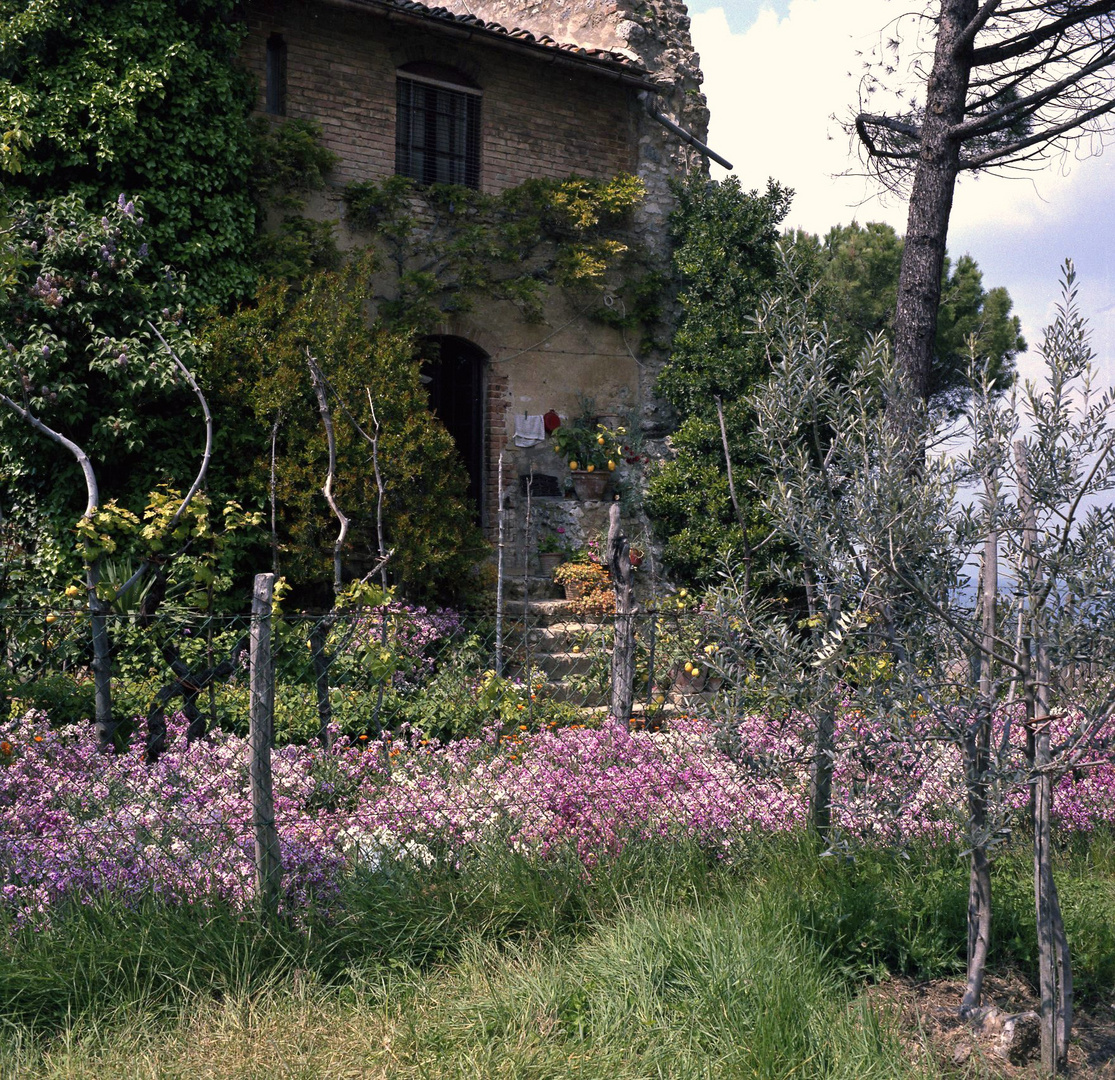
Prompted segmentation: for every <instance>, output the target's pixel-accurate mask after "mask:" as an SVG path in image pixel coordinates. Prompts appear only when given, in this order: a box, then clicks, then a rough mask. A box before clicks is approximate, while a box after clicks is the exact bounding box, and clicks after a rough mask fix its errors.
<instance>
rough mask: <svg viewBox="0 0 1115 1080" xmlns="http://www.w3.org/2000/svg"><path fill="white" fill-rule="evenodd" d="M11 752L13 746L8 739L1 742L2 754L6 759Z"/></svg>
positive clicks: (0, 751) (0, 750) (0, 749)
mask: <svg viewBox="0 0 1115 1080" xmlns="http://www.w3.org/2000/svg"><path fill="white" fill-rule="evenodd" d="M11 752H12V744H11V743H10V742H8V740H7V739H5V740H4V741H3V742H0V754H3V755H4V756H5V757H7V756H8V755H9V754H10V753H11Z"/></svg>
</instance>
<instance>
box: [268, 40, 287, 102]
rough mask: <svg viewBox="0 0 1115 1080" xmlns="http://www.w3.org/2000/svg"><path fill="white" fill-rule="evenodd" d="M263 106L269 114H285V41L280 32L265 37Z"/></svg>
mask: <svg viewBox="0 0 1115 1080" xmlns="http://www.w3.org/2000/svg"><path fill="white" fill-rule="evenodd" d="M264 108H265V109H266V111H267V112H268V113H269V114H270V115H271V116H286V42H285V41H284V40H283V35H282V34H272V35H271V36H270V37H269V38H268V39H267V81H266V86H265V90H264Z"/></svg>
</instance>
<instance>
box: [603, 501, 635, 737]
mask: <svg viewBox="0 0 1115 1080" xmlns="http://www.w3.org/2000/svg"><path fill="white" fill-rule="evenodd" d="M608 566H609V568H610V569H611V571H612V581H613V582H614V584H615V589H616V624H615V626H616V630H615V644H614V645H613V647H612V718H613V719H614V720H615V722H616V724H617V725H618V726H619V727H621V728H623V729H625V730H626V728H627V726H628V723H629V721H630V720H631V712H632V709H633V707H634V704H635V612H636V610H637V609H636V606H635V589H634V583H633V578H632V573H631V548H630V545H629V544H628V541H627V537H626V536H624V535H623V531H622V530H621V529H620V524H619V503H618V502H614V503H612V505H611V508H610V509H609V511H608Z"/></svg>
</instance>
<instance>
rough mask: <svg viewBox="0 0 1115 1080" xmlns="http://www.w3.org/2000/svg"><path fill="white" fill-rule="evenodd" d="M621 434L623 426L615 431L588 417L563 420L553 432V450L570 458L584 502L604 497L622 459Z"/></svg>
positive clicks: (576, 483) (567, 460)
mask: <svg viewBox="0 0 1115 1080" xmlns="http://www.w3.org/2000/svg"><path fill="white" fill-rule="evenodd" d="M622 434H623V429H622V428H618V429H616V430H615V431H612V430H611V429H610V428H606V427H604V425H603V424H591V423H590V422H589V421H588V420H586V419H585V418H581V419H578V420H574V421H573V422H572V423H571V424H563V425H562V426H561V427H559V428H558V429H557V430H556V431H555V432H554V436H553V438H554V453H556V454H558V455H560V456H561V457H562V458H564V460H565V461H566V462H568V464H569V471H570V473H571V474H572V476H573V489H574V490H575V491H576V492H577V498H578V499H580V500H581V501H582V502H598V501H599V500H600V499H602V498H603V497H604V494H605V492H606V491H607V489H608V481H609V480H610V478H611V474H612V473H613V472H615V468H616V465H617V463H618V462H619V461H620V460H621V446H620V443H619V440H618V438H617V436H618V435H622Z"/></svg>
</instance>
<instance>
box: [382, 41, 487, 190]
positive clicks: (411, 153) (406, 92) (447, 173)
mask: <svg viewBox="0 0 1115 1080" xmlns="http://www.w3.org/2000/svg"><path fill="white" fill-rule="evenodd" d="M480 97H481V94H480V89H479V87H477V86H476V85H475V84H473V83H472V81H471V80H469V79H468V78H466V77H465V76H464V75H462V74H461V73H460V72H459V71H455V70H454V69H453V68H450V67H446V66H445V65H443V64H431V63H427V62H424V61H419V62H416V63H412V64H404V65H403V66H402V67H401V68H399V70H398V72H397V73H396V80H395V172H396V173H398V174H399V175H400V176H409V177H412V178H413V179H415V180H417V181H418V182H419V183H420V184H463V185H464V186H465V187H470V188H479V187H480Z"/></svg>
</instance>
